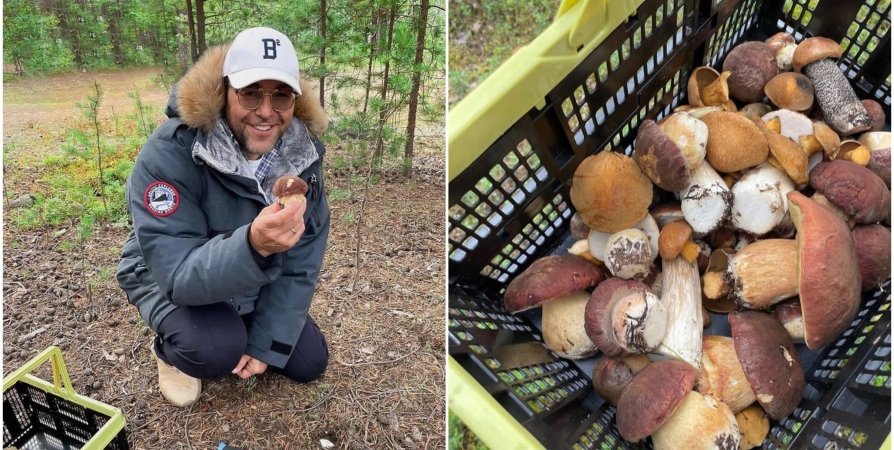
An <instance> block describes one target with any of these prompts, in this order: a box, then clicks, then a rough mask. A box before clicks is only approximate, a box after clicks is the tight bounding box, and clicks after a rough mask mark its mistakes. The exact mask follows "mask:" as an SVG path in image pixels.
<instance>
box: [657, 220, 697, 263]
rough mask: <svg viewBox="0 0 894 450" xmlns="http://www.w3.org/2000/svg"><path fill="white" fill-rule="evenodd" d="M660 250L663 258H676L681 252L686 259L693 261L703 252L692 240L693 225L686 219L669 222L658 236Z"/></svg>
mask: <svg viewBox="0 0 894 450" xmlns="http://www.w3.org/2000/svg"><path fill="white" fill-rule="evenodd" d="M658 251H659V253H660V254H661V259H674V258H676V257H677V256H678V255H680V254H681V253H682V254H683V258H685V259H686V261H688V262H690V263H693V262H696V260H697V259H698V255H699V253H700V252H701V249H700V248H699V246H698V244H696V243H695V242H693V241H692V227H691V226H690V225H689V224H688V223H686V221H685V220H678V221H676V222H671V223H669V224H667V226H666V227H664V229H662V230H661V234H660V235H659V236H658Z"/></svg>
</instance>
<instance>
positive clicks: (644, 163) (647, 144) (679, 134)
mask: <svg viewBox="0 0 894 450" xmlns="http://www.w3.org/2000/svg"><path fill="white" fill-rule="evenodd" d="M707 141H708V127H707V126H706V125H705V124H704V122H702V121H701V120H698V119H696V118H694V117H692V116H690V115H689V114H687V113H685V112H679V113H674V114H671V115H670V116H668V117H666V118H665V119H664V120H663V121H662V122H661V124H656V123H655V122H653V121H651V120H646V121H644V122H643V123H642V124H641V125H640V127H639V131H638V132H637V136H636V142H635V143H634V150H633V159H634V160H636V162H637V164H639V167H640V169H642V171H643V173H645V174H646V176H647V177H649V179H650V180H652V182H653V183H655V185H656V186H658V187H660V188H662V189H664V190H666V191H672V192H673V191H679V190H680V189H683V188H684V187H686V185H687V184H688V183H689V176H690V172H691V171H692V168H693V167H695V166H697V165H698V164H700V163H701V162H702V160H704V159H705V144H706V143H707Z"/></svg>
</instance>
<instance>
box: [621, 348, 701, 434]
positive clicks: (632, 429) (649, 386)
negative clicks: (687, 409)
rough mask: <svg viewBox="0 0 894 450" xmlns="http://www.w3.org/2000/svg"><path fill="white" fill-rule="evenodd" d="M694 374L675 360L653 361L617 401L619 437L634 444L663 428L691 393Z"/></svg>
mask: <svg viewBox="0 0 894 450" xmlns="http://www.w3.org/2000/svg"><path fill="white" fill-rule="evenodd" d="M696 377H698V371H697V370H696V369H695V368H694V367H692V366H690V365H689V364H687V363H685V362H683V361H680V360H677V359H665V360H660V361H654V362H652V363H651V364H649V365H648V366H646V368H645V369H643V370H642V371H641V372H640V373H638V374H637V375H636V377H634V378H633V381H631V382H630V384H629V385H627V389H624V392H622V393H621V398H620V399H619V400H618V411H617V425H618V431H620V433H621V437H622V438H624V439H625V440H627V441H630V442H636V441H639V440H641V439H644V438H645V437H646V436H649V435H650V434H652V433H653V432H654V431H655V430H657V429H658V428H659V427H661V425H663V424H664V423H665V422H666V421H667V419H668V418H670V416H671V414H673V413H674V411H675V410H676V409H677V407H678V406H680V403H682V402H683V398H684V397H685V396H686V394H687V393H688V392H690V391H692V387H693V386H694V385H695V379H696Z"/></svg>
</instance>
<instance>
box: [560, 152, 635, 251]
mask: <svg viewBox="0 0 894 450" xmlns="http://www.w3.org/2000/svg"><path fill="white" fill-rule="evenodd" d="M570 196H571V203H572V204H574V207H575V209H577V211H578V212H579V213H580V217H581V219H582V220H583V221H584V223H585V224H587V226H589V227H590V228H592V229H594V230H598V231H602V232H604V233H615V232H617V231H621V230H623V229H625V228H630V227H632V226H633V225H635V224H636V223H637V222H639V221H640V220H642V219H643V217H645V216H646V214H648V212H649V205H650V204H651V203H652V182H651V181H649V178H648V177H647V176H646V175H645V174H644V173H643V171H642V170H640V168H639V166H638V165H637V164H636V162H635V161H634V160H633V158H630V157H629V156H626V155H624V154H621V153H616V152H610V151H603V152H599V153H597V154H595V155H592V156H589V157H587V158H586V159H584V160H583V161H582V162H581V163H580V165H579V166H578V167H577V170H575V172H574V182H573V184H572V185H571V192H570Z"/></svg>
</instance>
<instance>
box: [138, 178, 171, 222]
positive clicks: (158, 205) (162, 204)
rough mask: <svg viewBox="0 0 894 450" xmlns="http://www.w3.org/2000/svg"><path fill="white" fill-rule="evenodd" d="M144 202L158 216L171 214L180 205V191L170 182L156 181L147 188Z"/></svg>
mask: <svg viewBox="0 0 894 450" xmlns="http://www.w3.org/2000/svg"><path fill="white" fill-rule="evenodd" d="M143 204H144V205H146V209H148V210H149V212H150V213H152V214H154V215H156V216H158V217H165V216H170V215H171V214H173V213H174V211H176V210H177V206H178V205H180V193H178V192H177V189H175V188H174V186H172V185H171V184H170V183H168V182H165V181H156V182H154V183H152V184H150V185H149V187H148V188H146V193H145V194H143Z"/></svg>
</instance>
